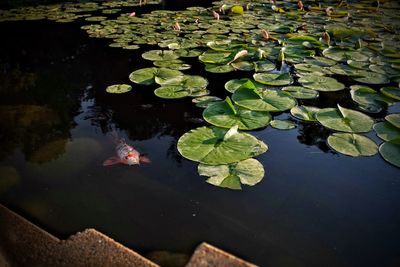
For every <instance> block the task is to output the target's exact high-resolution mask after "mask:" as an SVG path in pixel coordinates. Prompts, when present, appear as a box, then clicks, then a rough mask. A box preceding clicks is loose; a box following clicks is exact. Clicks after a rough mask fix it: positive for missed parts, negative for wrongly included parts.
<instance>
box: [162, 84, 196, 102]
mask: <svg viewBox="0 0 400 267" xmlns="http://www.w3.org/2000/svg"><path fill="white" fill-rule="evenodd" d="M191 93H192V91H191V90H190V89H188V88H185V87H182V86H179V85H164V86H161V87H159V88H157V89H156V90H154V94H155V95H156V96H158V97H161V98H165V99H174V98H183V97H187V96H190V95H191Z"/></svg>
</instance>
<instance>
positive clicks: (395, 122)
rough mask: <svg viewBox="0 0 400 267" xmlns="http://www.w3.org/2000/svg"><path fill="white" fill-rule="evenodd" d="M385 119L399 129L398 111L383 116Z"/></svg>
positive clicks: (399, 117)
mask: <svg viewBox="0 0 400 267" xmlns="http://www.w3.org/2000/svg"><path fill="white" fill-rule="evenodd" d="M385 120H387V121H388V122H390V124H392V125H393V126H395V127H397V128H398V129H400V113H393V114H389V115H387V116H386V117H385Z"/></svg>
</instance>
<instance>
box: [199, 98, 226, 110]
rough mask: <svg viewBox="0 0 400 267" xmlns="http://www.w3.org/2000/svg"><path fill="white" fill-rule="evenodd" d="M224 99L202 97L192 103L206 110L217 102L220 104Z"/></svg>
mask: <svg viewBox="0 0 400 267" xmlns="http://www.w3.org/2000/svg"><path fill="white" fill-rule="evenodd" d="M221 100H222V99H221V98H219V97H216V96H200V97H197V98H193V99H192V102H193V103H195V104H196V107H199V108H206V107H208V106H209V105H212V104H215V103H216V102H220V101H221Z"/></svg>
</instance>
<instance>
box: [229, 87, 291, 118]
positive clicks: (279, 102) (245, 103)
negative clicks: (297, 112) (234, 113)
mask: <svg viewBox="0 0 400 267" xmlns="http://www.w3.org/2000/svg"><path fill="white" fill-rule="evenodd" d="M232 99H233V101H235V103H236V104H237V105H238V106H241V107H244V108H247V109H251V110H257V111H271V112H280V111H285V110H289V109H291V108H292V107H294V106H295V105H296V100H295V99H294V98H293V97H291V96H290V95H289V94H288V93H285V92H283V91H275V90H265V91H263V92H257V91H255V90H254V89H253V90H252V89H248V88H239V89H238V90H236V91H235V93H234V94H233V95H232Z"/></svg>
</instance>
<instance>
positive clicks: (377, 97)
mask: <svg viewBox="0 0 400 267" xmlns="http://www.w3.org/2000/svg"><path fill="white" fill-rule="evenodd" d="M350 88H351V90H350V95H351V98H352V99H353V101H354V102H356V103H357V104H359V105H360V108H361V109H362V110H365V111H367V112H373V113H377V112H380V111H382V109H384V108H385V107H387V106H388V105H391V104H393V103H394V101H393V100H392V99H391V98H389V97H387V96H385V95H383V94H381V93H379V92H377V91H375V90H374V89H372V88H370V87H368V86H361V85H352V86H350Z"/></svg>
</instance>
